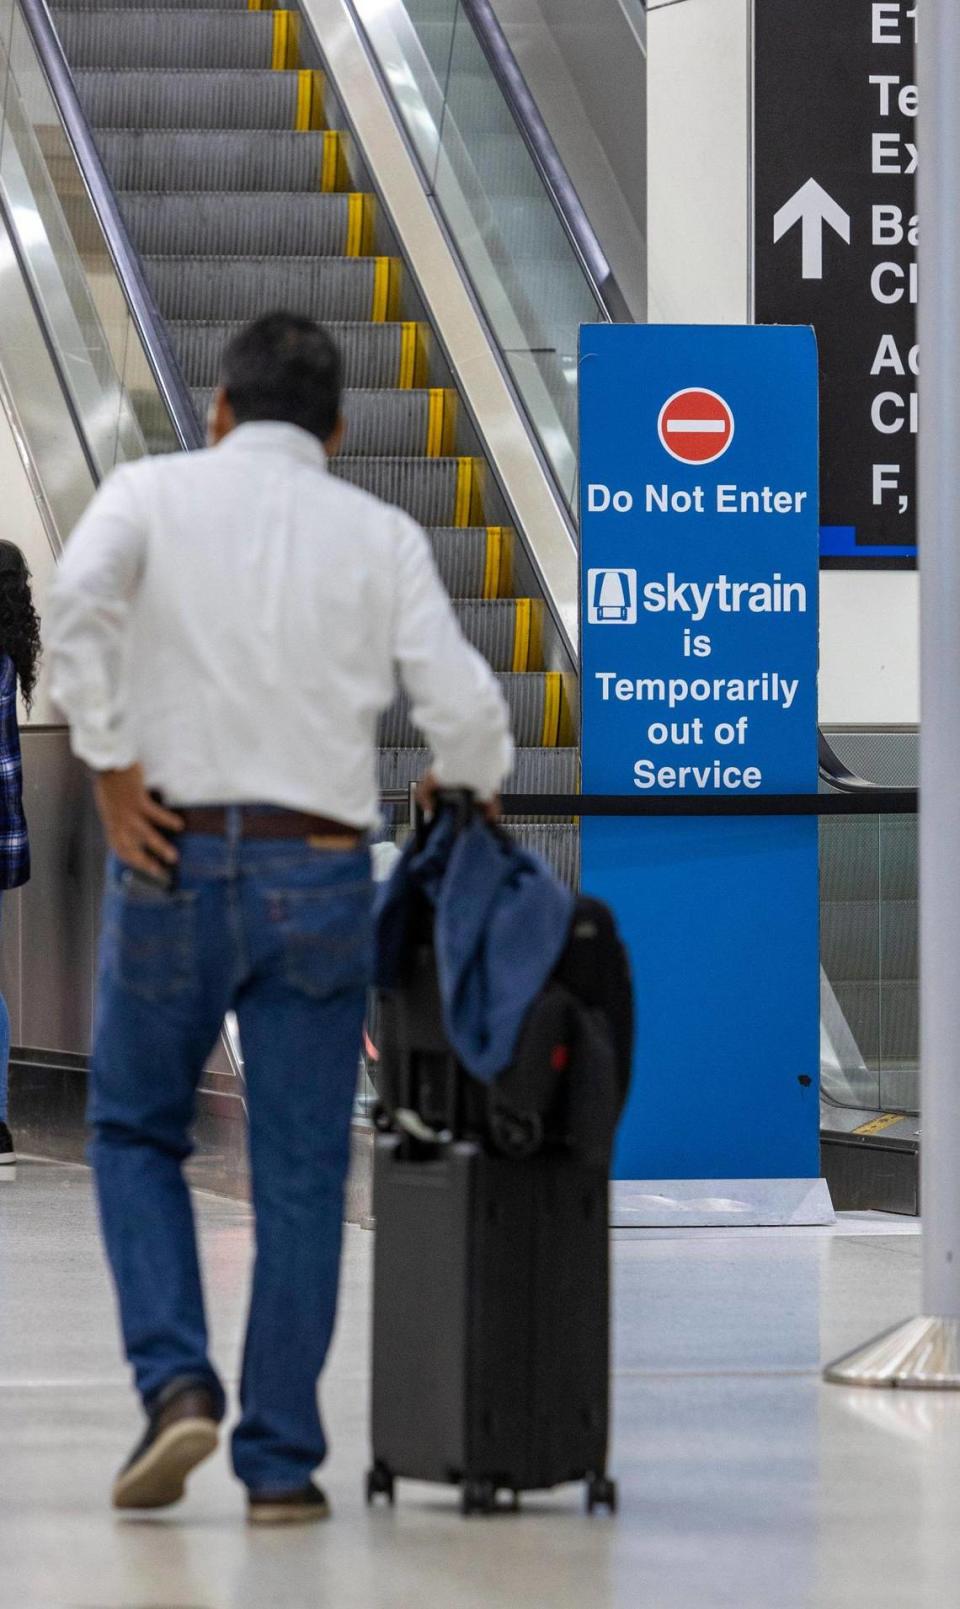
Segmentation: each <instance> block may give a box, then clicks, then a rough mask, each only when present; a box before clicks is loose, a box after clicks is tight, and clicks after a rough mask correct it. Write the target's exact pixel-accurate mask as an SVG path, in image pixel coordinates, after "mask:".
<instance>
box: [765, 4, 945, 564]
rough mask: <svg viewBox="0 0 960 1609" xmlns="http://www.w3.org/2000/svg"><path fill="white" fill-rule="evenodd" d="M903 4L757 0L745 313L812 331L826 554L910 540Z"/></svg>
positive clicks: (908, 98) (909, 258)
mask: <svg viewBox="0 0 960 1609" xmlns="http://www.w3.org/2000/svg"><path fill="white" fill-rule="evenodd" d="M957 3H958V4H960V0H957ZM917 7H918V0H756V22H755V38H756V57H755V62H756V65H755V75H756V77H755V103H754V104H755V130H756V132H755V220H754V222H755V230H756V235H755V273H756V278H755V316H756V319H757V322H758V323H760V324H812V325H813V326H814V328H815V330H816V332H817V339H818V342H819V346H820V365H821V421H820V431H821V510H820V518H821V523H822V527H823V531H822V553H823V556H824V561H825V562H826V563H828V564H829V563H832V564H841V565H842V564H855V565H856V564H864V563H870V564H885V563H886V564H905V563H911V562H913V560H914V559H915V555H916V518H917V507H916V504H917V496H916V474H917V472H916V431H917V348H916V340H917V335H916V312H917V308H916V302H917V266H916V265H917V220H916V173H917V146H916V114H917V89H916V75H915V72H914V49H915V43H916V26H917Z"/></svg>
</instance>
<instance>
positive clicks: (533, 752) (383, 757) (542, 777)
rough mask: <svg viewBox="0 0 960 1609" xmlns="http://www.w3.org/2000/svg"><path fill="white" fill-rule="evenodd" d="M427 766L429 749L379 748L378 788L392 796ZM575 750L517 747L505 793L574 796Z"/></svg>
mask: <svg viewBox="0 0 960 1609" xmlns="http://www.w3.org/2000/svg"><path fill="white" fill-rule="evenodd" d="M429 763H430V751H429V749H421V748H416V749H381V751H380V786H381V788H382V789H383V790H384V791H385V792H389V793H394V792H398V791H400V790H402V789H406V788H408V787H409V786H410V783H411V782H417V781H419V779H420V777H422V776H423V773H424V772H425V771H426V769H427V766H428V765H429ZM576 791H577V750H576V749H573V748H569V749H541V748H524V749H521V748H518V749H517V751H516V754H515V756H514V764H513V770H512V772H511V773H510V776H509V778H508V779H507V781H506V782H505V783H504V792H505V793H575V792H576Z"/></svg>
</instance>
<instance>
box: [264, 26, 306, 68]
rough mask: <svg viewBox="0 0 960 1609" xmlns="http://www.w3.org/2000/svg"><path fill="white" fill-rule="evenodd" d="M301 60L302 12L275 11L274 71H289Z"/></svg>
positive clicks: (272, 65) (272, 64)
mask: <svg viewBox="0 0 960 1609" xmlns="http://www.w3.org/2000/svg"><path fill="white" fill-rule="evenodd" d="M299 62H300V13H299V11H275V12H274V13H273V55H272V57H271V61H270V65H271V67H272V68H273V70H274V72H278V73H283V72H288V71H289V70H290V68H291V67H297V66H298V65H299Z"/></svg>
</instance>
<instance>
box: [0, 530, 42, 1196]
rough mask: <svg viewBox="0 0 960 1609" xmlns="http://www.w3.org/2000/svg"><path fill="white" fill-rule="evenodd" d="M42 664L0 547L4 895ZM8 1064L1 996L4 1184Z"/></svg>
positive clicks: (18, 574)
mask: <svg viewBox="0 0 960 1609" xmlns="http://www.w3.org/2000/svg"><path fill="white" fill-rule="evenodd" d="M39 658H40V622H39V620H38V619H37V613H36V610H35V609H34V607H33V599H32V597H31V595H30V572H29V570H28V569H27V564H26V560H25V559H24V557H23V554H22V553H21V552H20V549H19V548H18V547H15V546H14V544H13V543H12V542H2V541H0V890H2V889H6V888H20V887H21V885H22V884H23V883H25V882H26V881H27V879H28V878H29V876H30V841H29V838H28V836H27V821H26V817H25V815H24V813H23V772H22V766H21V761H20V731H19V727H18V725H17V687H18V685H19V688H20V692H21V694H22V696H23V699H24V702H25V703H26V705H27V708H28V709H29V707H30V701H31V699H32V697H33V689H34V686H35V684H36V679H37V663H38V660H39ZM9 1063H10V1014H9V1012H8V1011H7V1003H6V1001H5V1000H4V998H3V995H2V994H0V1180H4V1179H12V1178H13V1177H14V1176H15V1164H16V1160H17V1155H16V1151H15V1149H14V1144H13V1136H12V1135H11V1133H10V1129H9V1127H8V1126H7V1097H8V1083H9Z"/></svg>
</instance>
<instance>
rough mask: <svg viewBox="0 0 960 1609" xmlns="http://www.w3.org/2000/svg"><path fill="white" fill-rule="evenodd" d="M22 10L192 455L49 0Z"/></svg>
mask: <svg viewBox="0 0 960 1609" xmlns="http://www.w3.org/2000/svg"><path fill="white" fill-rule="evenodd" d="M20 9H21V13H22V16H23V20H24V21H25V22H26V24H27V31H28V33H29V35H30V37H31V40H32V44H33V47H34V48H35V50H36V52H37V55H38V57H39V59H40V64H41V69H42V72H43V75H44V77H45V78H46V80H47V83H48V85H49V89H50V92H51V94H52V96H53V99H54V101H55V102H56V105H57V107H58V108H59V115H60V118H61V120H62V128H63V133H64V136H65V138H66V140H67V142H68V144H69V145H70V147H71V148H72V151H73V155H74V157H75V159H76V162H77V165H78V167H79V169H80V171H81V173H82V175H83V182H84V184H85V186H86V188H87V191H88V194H89V196H90V200H91V203H92V206H93V211H94V213H95V214H96V217H97V222H98V224H99V226H100V229H101V231H102V234H103V239H104V243H105V245H106V249H107V253H108V257H109V259H110V260H112V263H113V267H114V269H115V272H116V275H117V279H118V281H119V284H120V288H121V290H122V292H123V296H124V299H125V300H126V303H127V306H128V307H129V309H130V313H131V316H132V319H133V323H134V326H135V328H136V331H137V334H138V336H139V338H140V344H141V346H142V349H143V354H144V356H145V358H146V362H147V365H148V367H149V368H150V370H151V371H152V373H153V377H154V380H155V382H156V385H157V388H158V390H159V392H160V394H161V396H162V397H163V400H164V402H165V404H166V406H167V409H168V411H169V414H170V418H171V420H172V422H173V425H174V429H175V431H176V434H177V437H178V439H179V441H180V445H181V447H183V448H185V449H187V450H188V451H189V450H190V449H191V448H195V447H199V446H201V445H202V444H203V432H202V431H201V429H200V427H199V425H198V423H197V420H196V419H195V418H194V414H193V407H192V404H191V400H190V393H189V389H188V387H187V385H186V382H185V380H184V379H183V376H182V374H181V373H180V368H179V365H178V363H177V361H176V357H175V354H174V352H173V348H172V346H171V344H170V338H169V335H168V334H167V329H166V324H165V321H164V320H163V318H162V317H161V315H160V313H159V309H158V308H157V305H156V301H155V298H154V296H153V294H152V291H151V289H150V287H149V284H148V282H147V279H146V276H145V274H144V271H143V267H142V264H141V262H140V259H139V256H138V254H137V253H136V252H135V251H134V249H133V246H132V244H131V241H130V239H129V236H128V234H127V230H126V226H125V224H124V222H123V215H122V213H121V211H120V208H119V205H118V203H117V198H116V195H115V193H114V191H113V187H112V186H111V184H110V182H109V179H108V177H107V174H106V172H105V170H104V167H103V162H102V161H101V158H100V153H99V151H98V150H97V146H96V143H95V141H94V138H93V134H92V131H91V128H90V123H89V120H88V118H87V116H86V113H85V111H84V108H83V106H82V104H81V101H80V97H79V95H78V92H77V85H76V82H75V79H74V76H73V74H72V73H71V70H70V67H69V66H68V63H67V60H66V57H65V56H64V53H63V47H62V45H61V43H60V38H59V35H58V34H57V31H56V29H55V27H54V25H53V19H52V18H51V16H50V12H49V11H48V9H47V6H46V4H44V3H43V0H21V6H20Z"/></svg>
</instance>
